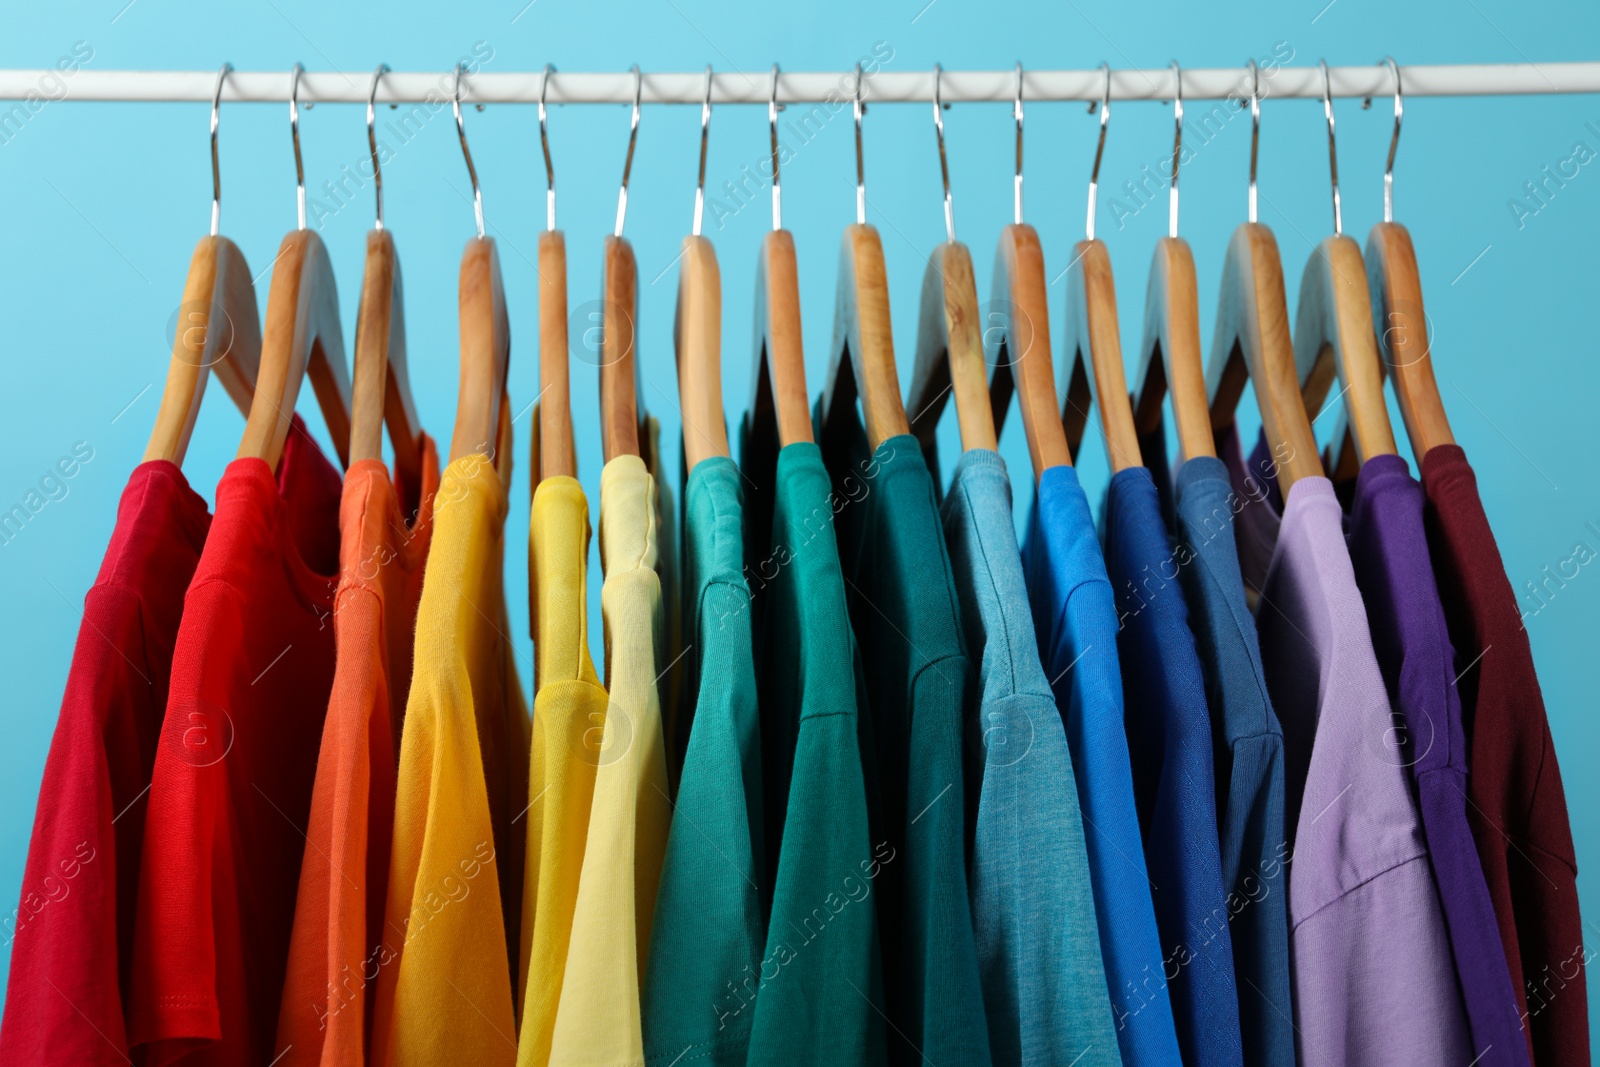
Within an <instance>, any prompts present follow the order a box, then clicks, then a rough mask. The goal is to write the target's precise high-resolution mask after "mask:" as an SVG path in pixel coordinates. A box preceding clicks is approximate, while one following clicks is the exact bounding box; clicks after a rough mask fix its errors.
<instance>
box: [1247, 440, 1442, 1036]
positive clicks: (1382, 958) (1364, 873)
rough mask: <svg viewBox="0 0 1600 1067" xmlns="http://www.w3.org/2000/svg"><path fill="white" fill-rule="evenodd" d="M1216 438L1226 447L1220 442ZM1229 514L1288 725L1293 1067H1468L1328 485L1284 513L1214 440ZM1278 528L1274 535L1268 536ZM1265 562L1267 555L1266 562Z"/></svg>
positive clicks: (1385, 705)
mask: <svg viewBox="0 0 1600 1067" xmlns="http://www.w3.org/2000/svg"><path fill="white" fill-rule="evenodd" d="M1224 436H1225V437H1232V436H1233V435H1232V434H1231V433H1230V432H1228V431H1225V432H1224ZM1218 453H1219V455H1221V456H1222V457H1223V458H1224V459H1225V460H1227V461H1228V463H1229V467H1230V473H1231V474H1232V476H1233V479H1234V486H1235V491H1236V492H1237V493H1238V494H1239V497H1240V499H1242V500H1245V501H1246V503H1245V504H1244V506H1243V507H1242V509H1241V510H1240V512H1239V520H1240V521H1239V524H1238V526H1239V528H1240V530H1241V533H1243V531H1245V530H1248V531H1250V535H1249V536H1241V537H1240V538H1239V552H1240V557H1241V558H1240V564H1241V570H1243V572H1244V573H1245V575H1246V576H1247V578H1246V581H1247V582H1248V581H1249V580H1250V579H1249V577H1248V576H1249V575H1252V574H1264V578H1262V579H1261V581H1260V584H1259V585H1258V586H1257V587H1256V591H1257V594H1258V597H1259V601H1258V607H1257V611H1256V625H1257V630H1258V632H1259V634H1260V638H1261V660H1262V666H1263V668H1264V669H1265V672H1266V676H1267V689H1268V691H1269V693H1270V694H1271V696H1272V705H1273V707H1274V708H1275V709H1276V710H1277V713H1278V718H1279V720H1280V721H1281V722H1282V725H1283V739H1284V755H1285V772H1286V773H1285V779H1286V786H1287V798H1286V799H1287V811H1286V816H1287V818H1286V820H1285V824H1286V825H1287V826H1288V827H1290V828H1291V832H1292V833H1293V834H1294V840H1293V853H1292V855H1293V862H1292V863H1291V866H1290V870H1289V956H1290V972H1291V977H1292V979H1293V982H1294V1014H1295V1027H1296V1030H1297V1035H1298V1039H1297V1045H1298V1052H1299V1056H1298V1059H1299V1062H1300V1063H1301V1064H1303V1065H1304V1064H1320V1063H1336V1064H1340V1065H1343V1067H1363V1065H1373V1067H1378V1065H1382V1067H1388V1065H1390V1064H1398V1063H1403V1064H1407V1065H1409V1067H1423V1065H1434V1064H1437V1065H1439V1067H1446V1065H1453V1067H1461V1065H1463V1064H1466V1063H1469V1062H1471V1060H1472V1054H1471V1052H1470V1051H1469V1047H1470V1045H1471V1041H1470V1035H1469V1034H1468V1031H1467V1022H1466V1018H1465V1015H1464V1012H1463V1011H1462V1006H1461V995H1460V992H1459V991H1458V989H1457V986H1456V976H1455V968H1454V967H1453V965H1452V961H1451V955H1450V941H1449V938H1448V937H1447V936H1446V933H1445V925H1444V916H1443V914H1442V912H1441V910H1440V907H1439V896H1438V893H1437V892H1436V891H1435V889H1434V885H1433V874H1432V871H1431V870H1430V868H1429V864H1428V846H1427V842H1426V841H1425V839H1424V837H1423V831H1422V819H1421V817H1420V815H1419V813H1418V810H1417V803H1416V800H1415V799H1414V798H1413V797H1412V794H1411V783H1410V782H1409V780H1408V778H1409V772H1408V771H1407V770H1406V768H1405V767H1403V766H1401V764H1400V763H1399V761H1397V760H1396V759H1394V756H1393V748H1392V745H1391V744H1390V738H1391V736H1392V729H1393V716H1392V714H1391V712H1390V708H1389V697H1388V693H1387V691H1386V690H1385V689H1384V684H1383V675H1382V674H1381V673H1380V672H1379V669H1378V661H1377V658H1376V656H1375V655H1374V653H1373V649H1372V635H1371V632H1370V631H1369V630H1368V627H1367V615H1366V608H1365V606H1364V605H1363V603H1362V600H1361V594H1360V592H1358V591H1357V589H1356V580H1355V574H1354V572H1353V571H1352V569H1351V566H1350V553H1349V550H1348V549H1347V548H1346V547H1345V541H1344V531H1343V527H1342V518H1343V516H1342V513H1341V511H1340V508H1339V501H1338V499H1337V498H1336V497H1335V496H1334V492H1333V485H1332V483H1330V482H1329V481H1328V480H1327V479H1326V478H1320V477H1314V478H1302V479H1301V480H1299V481H1297V482H1296V483H1295V484H1294V485H1293V486H1292V487H1291V488H1290V490H1289V494H1288V499H1287V501H1286V503H1285V505H1284V508H1283V513H1282V515H1281V516H1280V515H1279V514H1278V513H1277V512H1276V511H1275V510H1274V509H1273V507H1272V505H1271V503H1270V501H1269V499H1268V495H1267V493H1266V491H1265V488H1264V485H1263V482H1264V481H1265V478H1264V477H1263V476H1262V473H1265V474H1266V475H1269V476H1270V475H1271V474H1272V473H1275V472H1274V471H1272V470H1271V469H1270V468H1269V469H1268V470H1267V471H1265V472H1260V471H1259V468H1258V472H1257V473H1256V476H1255V477H1253V478H1252V477H1250V476H1249V475H1247V474H1246V472H1245V470H1244V467H1243V465H1242V463H1241V462H1240V459H1239V449H1238V445H1237V440H1236V439H1234V440H1223V441H1219V449H1218ZM1274 528H1276V530H1275V535H1274ZM1263 550H1267V551H1270V553H1271V554H1270V559H1268V560H1265V561H1264V560H1262V559H1261V558H1260V553H1261V552H1262V551H1263Z"/></svg>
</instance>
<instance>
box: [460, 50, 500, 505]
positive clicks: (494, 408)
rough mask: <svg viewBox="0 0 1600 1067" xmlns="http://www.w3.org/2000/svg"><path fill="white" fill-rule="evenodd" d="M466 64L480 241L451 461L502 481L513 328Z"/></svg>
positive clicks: (470, 284)
mask: <svg viewBox="0 0 1600 1067" xmlns="http://www.w3.org/2000/svg"><path fill="white" fill-rule="evenodd" d="M465 70H466V66H465V64H458V65H457V66H456V83H455V94H454V97H453V105H454V110H455V119H456V134H457V136H458V137H459V138H460V140H461V155H462V158H464V159H465V160H466V162H467V176H468V177H469V178H470V179H471V180H472V214H473V221H474V222H475V223H476V225H477V236H476V237H471V238H468V240H467V244H466V247H465V248H464V249H463V250H462V253H461V272H460V282H459V288H458V296H457V301H456V306H457V311H458V313H459V315H460V318H461V383H460V387H459V390H458V393H457V399H456V425H455V432H454V433H453V434H452V435H451V438H450V459H451V460H452V461H454V460H457V459H460V458H461V457H462V456H470V455H473V454H475V453H483V454H485V455H488V456H491V457H493V459H494V463H495V467H496V469H497V470H499V471H500V472H501V477H502V480H504V478H505V477H506V474H507V472H508V471H509V464H510V457H509V456H507V455H505V453H504V451H503V450H502V448H501V439H502V436H503V434H504V430H505V428H504V426H503V425H502V423H504V421H505V419H506V400H505V395H506V373H507V371H508V369H509V367H510V363H511V323H510V320H509V318H508V317H507V315H506V294H505V286H504V285H503V284H502V282H501V279H500V253H499V251H498V250H497V249H496V248H495V243H494V238H492V237H485V236H484V232H483V193H482V191H481V190H480V189H479V188H478V171H477V168H475V167H474V166H473V165H472V152H471V150H470V149H469V148H468V147H467V130H466V126H465V125H463V124H462V121H461V78H462V74H463V73H465Z"/></svg>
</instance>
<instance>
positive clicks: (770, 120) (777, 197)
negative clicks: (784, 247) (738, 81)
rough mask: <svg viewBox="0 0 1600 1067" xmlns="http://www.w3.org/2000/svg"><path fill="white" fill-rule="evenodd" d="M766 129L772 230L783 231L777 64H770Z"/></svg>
mask: <svg viewBox="0 0 1600 1067" xmlns="http://www.w3.org/2000/svg"><path fill="white" fill-rule="evenodd" d="M767 128H768V129H769V130H770V131H771V134H772V228H773V230H774V231H777V230H781V229H783V185H782V183H780V182H779V180H778V64H776V63H774V64H772V95H771V96H769V97H768V98H767Z"/></svg>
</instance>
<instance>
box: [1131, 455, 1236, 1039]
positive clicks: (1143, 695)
mask: <svg viewBox="0 0 1600 1067" xmlns="http://www.w3.org/2000/svg"><path fill="white" fill-rule="evenodd" d="M1103 522H1104V526H1105V555H1106V572H1107V574H1108V575H1109V576H1110V578H1111V588H1112V590H1113V593H1114V595H1115V597H1116V605H1117V659H1118V661H1119V662H1120V663H1121V665H1122V699H1123V703H1124V706H1125V708H1126V713H1127V733H1128V755H1129V758H1130V759H1131V761H1132V764H1133V793H1134V799H1135V801H1136V802H1137V804H1138V810H1139V825H1140V827H1141V829H1142V830H1143V833H1144V857H1145V862H1146V864H1148V865H1149V869H1150V883H1151V886H1152V889H1151V895H1152V896H1153V897H1154V898H1155V911H1156V925H1157V928H1158V929H1159V930H1160V933H1161V951H1162V953H1163V957H1164V959H1165V961H1166V974H1167V976H1168V986H1167V992H1168V995H1169V996H1170V997H1171V1000H1172V1015H1173V1020H1174V1022H1175V1023H1176V1024H1177V1032H1178V1045H1179V1047H1180V1048H1181V1049H1182V1050H1183V1059H1184V1063H1185V1064H1187V1065H1189V1067H1242V1064H1243V1062H1244V1060H1243V1056H1244V1054H1243V1051H1242V1050H1241V1048H1240V1039H1239V997H1238V993H1237V992H1236V990H1235V988H1234V976H1233V942H1232V939H1231V938H1230V936H1229V930H1228V926H1229V919H1230V918H1231V915H1230V913H1229V910H1228V903H1227V898H1226V894H1225V892H1224V890H1223V885H1222V860H1221V856H1220V853H1219V849H1218V845H1217V799H1216V785H1215V780H1214V778H1213V775H1212V771H1211V759H1212V755H1211V720H1210V718H1209V717H1208V715H1207V712H1206V694H1205V680H1204V678H1203V677H1202V675H1201V672H1200V658H1199V656H1198V655H1197V654H1196V652H1195V644H1194V635H1193V634H1192V633H1190V631H1189V608H1188V605H1187V604H1186V603H1185V602H1184V595H1183V588H1182V587H1181V586H1180V585H1179V584H1178V574H1179V571H1180V565H1179V562H1180V561H1179V552H1178V551H1177V550H1176V549H1175V548H1174V546H1173V545H1172V544H1171V543H1170V542H1169V541H1168V539H1167V533H1166V526H1165V524H1164V523H1163V520H1162V518H1161V504H1160V501H1159V499H1158V497H1157V495H1156V485H1155V482H1154V480H1153V479H1152V478H1151V476H1150V471H1148V470H1146V469H1145V468H1144V467H1129V468H1127V469H1125V470H1122V471H1119V472H1117V473H1116V474H1115V475H1113V476H1112V478H1111V485H1110V488H1109V489H1108V490H1107V492H1106V505H1105V508H1104V514H1103Z"/></svg>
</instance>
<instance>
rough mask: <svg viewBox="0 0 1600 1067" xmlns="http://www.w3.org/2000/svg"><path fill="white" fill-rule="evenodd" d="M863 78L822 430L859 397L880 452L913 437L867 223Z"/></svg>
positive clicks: (882, 277) (878, 258)
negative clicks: (852, 205)
mask: <svg viewBox="0 0 1600 1067" xmlns="http://www.w3.org/2000/svg"><path fill="white" fill-rule="evenodd" d="M862 81H863V79H862V76H861V70H860V64H857V67H856V98H855V121H856V221H855V224H854V225H851V226H846V227H845V230H844V238H843V239H842V240H841V241H840V243H839V288H838V290H837V293H836V295H835V298H834V311H833V346H832V352H831V355H830V358H829V363H828V376H827V379H826V381H825V384H824V385H823V392H822V405H821V415H822V420H821V421H822V425H823V426H825V427H826V426H827V425H829V423H830V422H831V421H832V420H833V419H834V417H835V413H836V412H837V411H838V410H839V409H840V408H841V407H843V408H848V407H849V406H851V405H853V404H854V403H855V401H856V398H857V396H859V397H860V398H861V410H862V413H863V422H864V424H865V428H866V433H867V443H868V445H869V446H870V447H872V448H877V447H878V446H879V445H880V444H882V443H883V442H884V441H887V440H888V439H889V438H891V437H896V436H899V435H900V434H905V433H909V432H910V425H909V423H908V422H907V420H906V409H905V404H904V403H902V402H901V400H900V375H899V372H898V371H897V370H896V368H895V360H894V337H893V331H892V329H891V326H890V320H889V282H888V278H887V273H886V271H885V269H884V263H883V242H882V241H881V240H879V238H878V231H877V230H875V229H873V228H872V227H871V226H869V225H867V223H866V214H867V193H866V175H865V170H864V165H863V161H862V153H861V116H862V114H863V113H864V112H865V110H866V108H865V107H864V106H863V104H862V102H861V85H862Z"/></svg>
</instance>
